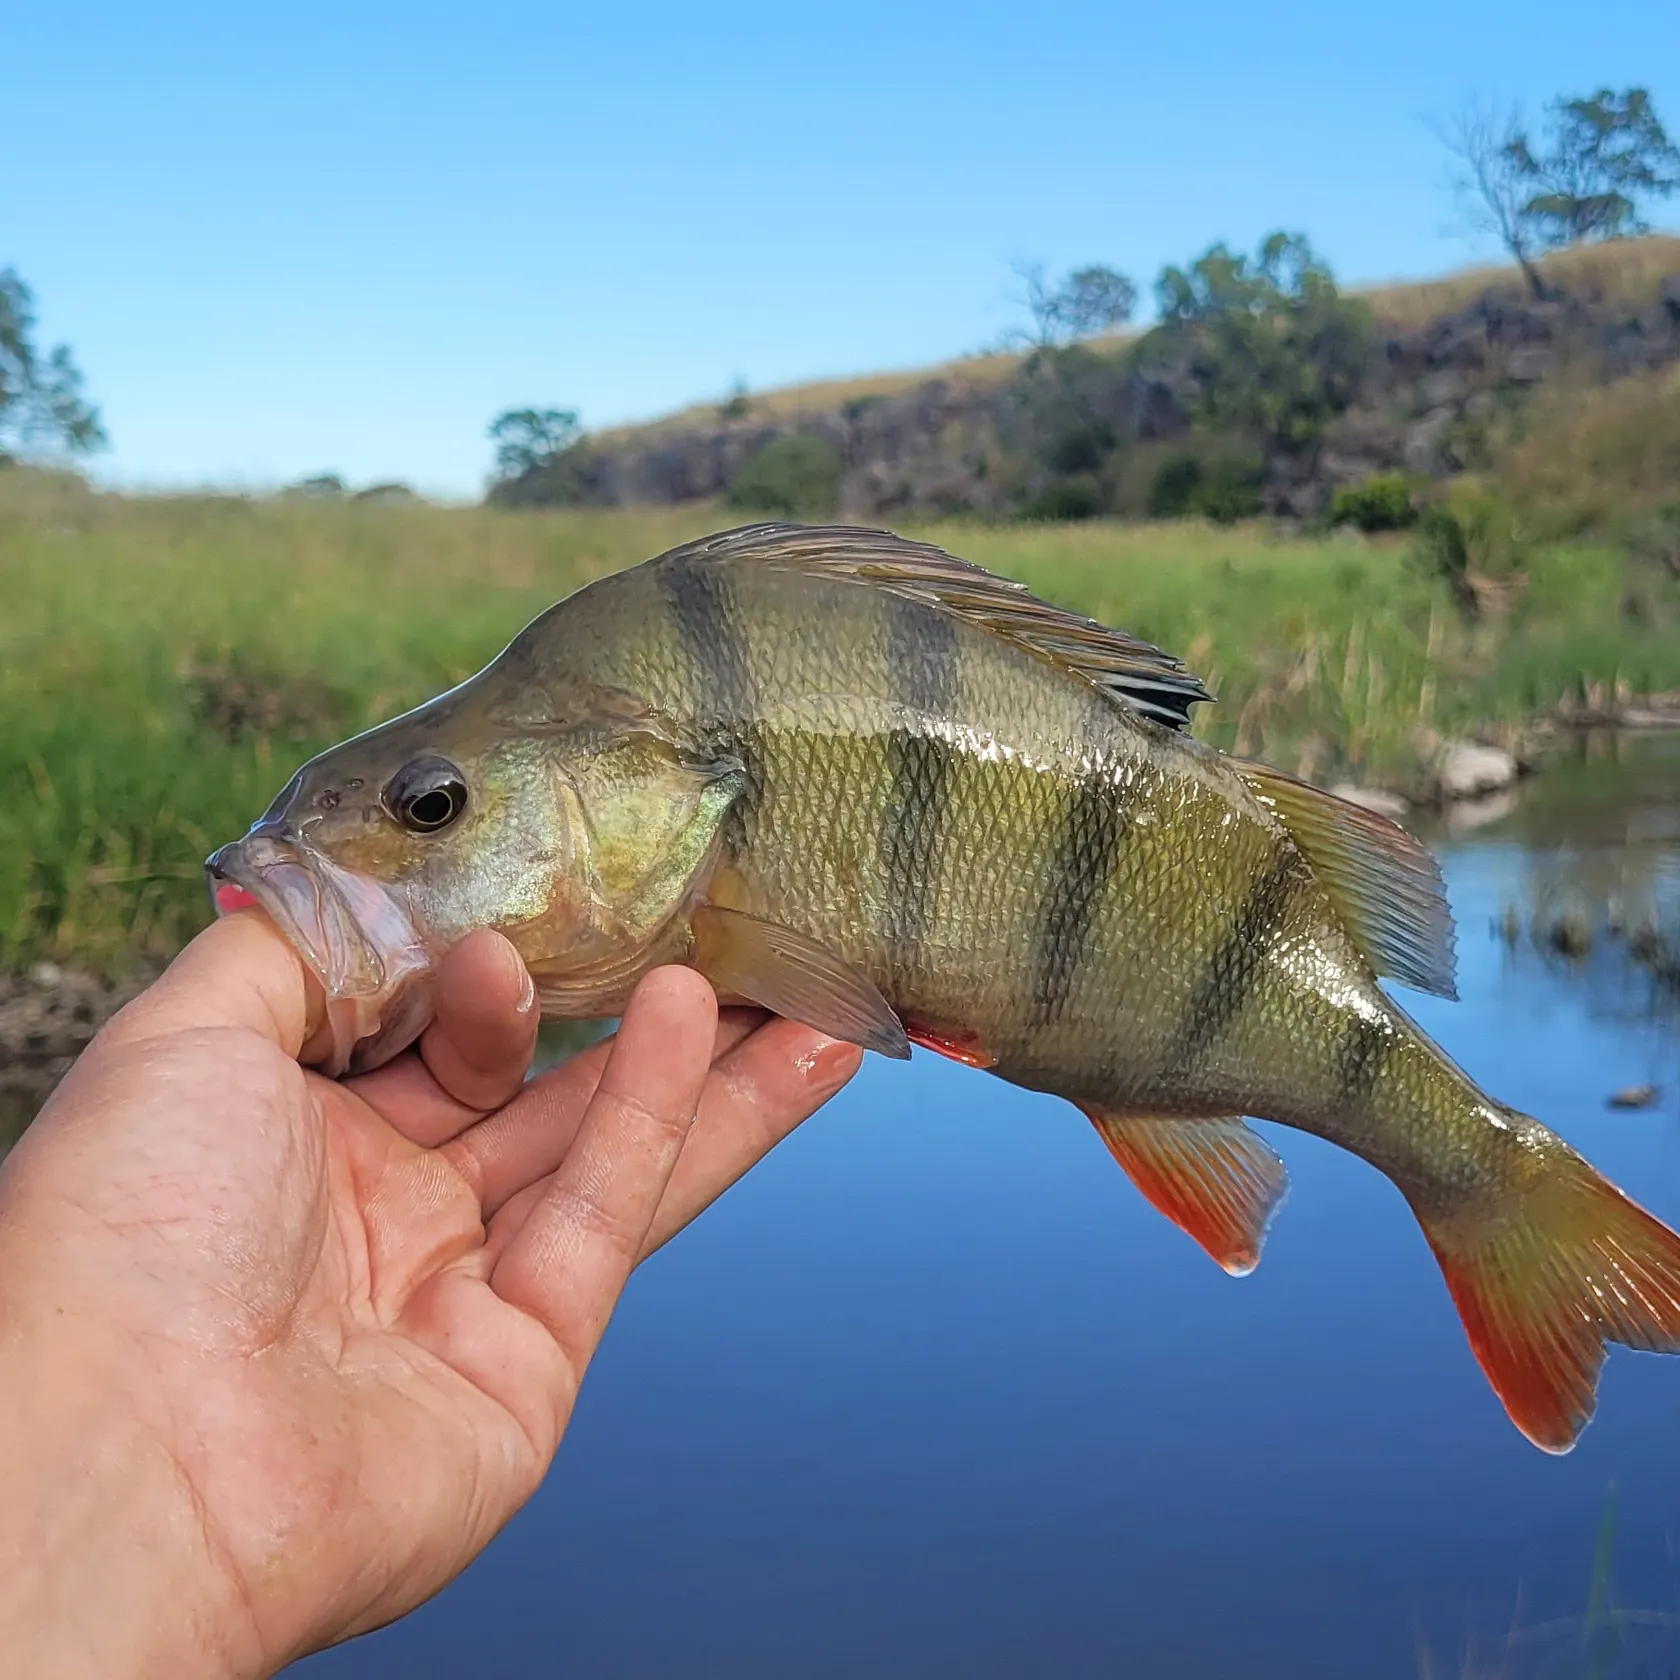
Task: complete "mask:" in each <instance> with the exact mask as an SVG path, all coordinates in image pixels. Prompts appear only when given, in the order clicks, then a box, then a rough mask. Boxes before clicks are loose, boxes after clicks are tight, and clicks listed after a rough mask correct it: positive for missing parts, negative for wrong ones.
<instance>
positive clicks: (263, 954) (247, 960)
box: [96, 910, 326, 1059]
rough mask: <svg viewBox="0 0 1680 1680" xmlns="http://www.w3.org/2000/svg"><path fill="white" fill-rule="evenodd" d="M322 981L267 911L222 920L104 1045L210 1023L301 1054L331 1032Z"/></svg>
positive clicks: (122, 1018)
mask: <svg viewBox="0 0 1680 1680" xmlns="http://www.w3.org/2000/svg"><path fill="white" fill-rule="evenodd" d="M325 1018H326V998H325V994H324V993H323V992H322V990H321V983H320V981H319V980H318V979H316V977H315V975H314V974H313V973H312V972H311V971H310V970H309V968H308V967H307V966H306V964H305V963H304V962H303V960H302V958H300V957H299V956H298V954H297V952H296V951H295V950H294V949H293V948H292V946H291V944H290V943H289V942H288V941H287V940H286V939H285V937H284V936H283V935H282V934H281V933H280V931H279V929H278V928H276V927H275V925H274V924H273V922H271V921H270V920H269V919H268V917H267V916H265V915H264V914H263V913H262V912H261V911H260V910H241V911H238V912H236V913H235V914H234V915H231V916H224V917H221V918H220V919H218V920H217V921H214V922H212V923H211V924H210V926H209V927H207V928H206V929H205V930H204V931H203V932H202V933H201V934H199V935H198V937H197V938H196V939H194V940H193V941H192V943H191V944H190V945H188V946H187V948H186V949H185V950H184V951H182V952H181V954H180V955H179V956H178V957H176V959H175V960H174V962H172V963H171V964H170V965H169V967H168V968H166V969H165V970H164V971H163V973H162V975H161V976H159V978H158V979H157V980H156V981H155V982H154V983H153V984H152V985H151V986H149V987H147V989H146V990H145V991H143V992H142V993H141V994H140V996H139V997H137V998H136V999H135V1000H134V1001H133V1002H132V1003H131V1004H129V1005H128V1006H127V1008H125V1009H123V1010H122V1011H121V1012H120V1013H119V1014H117V1015H115V1016H113V1017H112V1019H111V1020H110V1022H108V1023H107V1025H106V1026H105V1028H104V1030H103V1031H102V1032H101V1033H100V1034H99V1039H98V1040H96V1042H101V1041H102V1042H104V1043H106V1044H133V1043H138V1042H140V1041H141V1040H144V1039H148V1038H155V1037H158V1036H160V1035H162V1034H165V1033H172V1032H180V1031H183V1030H186V1029H196V1028H202V1027H243V1028H245V1029H246V1030H248V1031H250V1032H255V1033H260V1034H261V1035H262V1036H263V1037H264V1038H266V1039H268V1040H269V1042H270V1043H272V1044H274V1045H277V1046H278V1047H279V1048H280V1049H281V1050H283V1051H284V1052H285V1053H286V1055H288V1056H290V1057H292V1058H293V1059H301V1058H302V1057H304V1056H305V1054H306V1053H307V1051H308V1050H309V1049H310V1048H311V1046H310V1044H309V1040H310V1039H311V1038H312V1037H314V1036H315V1035H316V1034H317V1033H318V1032H320V1031H321V1030H322V1029H323V1025H324V1022H325Z"/></svg>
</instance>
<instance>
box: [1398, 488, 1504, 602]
mask: <svg viewBox="0 0 1680 1680" xmlns="http://www.w3.org/2000/svg"><path fill="white" fill-rule="evenodd" d="M1530 546H1531V544H1530V539H1529V534H1528V533H1527V532H1526V531H1525V530H1524V528H1523V526H1522V523H1521V521H1520V520H1519V519H1518V517H1517V513H1516V509H1515V508H1513V507H1512V505H1511V504H1510V503H1509V502H1508V501H1507V500H1506V499H1505V498H1504V497H1503V496H1501V495H1500V494H1499V493H1498V492H1497V491H1493V490H1488V489H1484V488H1483V487H1481V486H1479V485H1475V484H1455V485H1453V487H1452V488H1451V489H1450V490H1449V491H1448V492H1447V495H1446V497H1445V499H1444V500H1442V501H1440V502H1437V503H1436V504H1435V505H1434V506H1433V507H1430V508H1427V509H1425V511H1424V514H1423V518H1422V520H1421V521H1420V522H1419V525H1418V536H1417V546H1416V549H1415V550H1414V558H1415V561H1416V563H1417V564H1418V565H1419V566H1420V567H1421V568H1422V569H1423V570H1424V571H1426V572H1428V573H1430V574H1431V575H1432V576H1434V577H1437V578H1440V579H1441V580H1442V581H1443V582H1444V583H1445V584H1446V585H1447V587H1448V589H1449V590H1450V591H1451V592H1452V597H1453V600H1454V602H1456V603H1457V605H1458V607H1459V608H1460V610H1461V611H1462V612H1463V613H1464V614H1465V615H1466V617H1469V618H1475V617H1477V616H1479V614H1480V611H1481V606H1482V596H1483V594H1484V593H1486V594H1489V595H1497V593H1498V591H1499V590H1500V589H1501V588H1502V587H1503V586H1509V585H1512V584H1517V585H1519V586H1520V583H1521V580H1522V579H1523V577H1524V576H1525V574H1526V572H1527V569H1528V561H1529V550H1530Z"/></svg>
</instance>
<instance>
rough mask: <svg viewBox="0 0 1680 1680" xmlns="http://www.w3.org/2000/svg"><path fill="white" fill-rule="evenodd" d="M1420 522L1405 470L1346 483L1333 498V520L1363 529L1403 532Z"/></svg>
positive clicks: (1331, 517) (1377, 474)
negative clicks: (1355, 482) (1356, 482)
mask: <svg viewBox="0 0 1680 1680" xmlns="http://www.w3.org/2000/svg"><path fill="white" fill-rule="evenodd" d="M1416 521H1417V507H1416V505H1415V504H1414V503H1413V501H1412V487H1411V484H1410V482H1409V481H1408V480H1407V478H1406V477H1405V475H1404V474H1403V473H1373V474H1372V475H1371V476H1370V477H1369V478H1367V479H1365V480H1364V481H1363V482H1362V483H1359V484H1344V485H1341V486H1339V487H1338V488H1337V490H1336V492H1335V493H1334V494H1333V495H1332V496H1331V498H1330V523H1331V524H1332V525H1352V526H1354V527H1356V528H1357V529H1358V530H1361V531H1402V530H1404V529H1405V528H1406V527H1407V526H1408V525H1412V524H1415V523H1416Z"/></svg>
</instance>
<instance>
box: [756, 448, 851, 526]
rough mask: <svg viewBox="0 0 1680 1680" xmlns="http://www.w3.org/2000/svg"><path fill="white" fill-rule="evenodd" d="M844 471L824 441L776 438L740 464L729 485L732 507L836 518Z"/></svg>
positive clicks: (781, 514) (790, 516)
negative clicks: (834, 516)
mask: <svg viewBox="0 0 1680 1680" xmlns="http://www.w3.org/2000/svg"><path fill="white" fill-rule="evenodd" d="M840 472H841V466H840V457H839V456H838V455H837V454H835V452H834V450H833V449H832V448H831V447H830V446H829V445H828V444H827V443H825V442H824V441H823V439H822V438H820V437H812V436H809V435H805V436H793V437H779V438H773V439H772V440H771V441H770V442H769V443H767V444H765V446H764V447H763V448H762V449H761V450H759V452H758V453H757V454H756V455H754V456H752V457H751V458H750V459H749V460H747V461H745V462H743V463H742V464H741V467H740V468H739V470H738V471H737V472H736V474H735V477H734V479H733V480H732V481H731V483H730V486H729V505H730V506H731V507H732V508H734V509H735V510H736V511H737V512H740V513H768V514H774V515H777V516H779V517H781V518H783V519H828V518H832V517H833V515H834V511H835V509H836V508H837V507H838V506H839V503H840Z"/></svg>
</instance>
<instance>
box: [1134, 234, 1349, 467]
mask: <svg viewBox="0 0 1680 1680" xmlns="http://www.w3.org/2000/svg"><path fill="white" fill-rule="evenodd" d="M1155 295H1156V301H1157V303H1158V305H1159V309H1160V315H1161V324H1160V326H1158V327H1157V328H1156V329H1155V330H1154V331H1153V332H1152V333H1150V334H1149V336H1148V338H1147V339H1145V340H1144V343H1143V344H1142V345H1141V346H1140V347H1139V354H1140V363H1141V365H1142V366H1144V367H1149V366H1151V365H1155V366H1166V367H1170V366H1172V365H1174V364H1182V365H1187V366H1188V368H1189V371H1190V374H1191V377H1192V379H1193V381H1194V383H1195V387H1196V393H1197V394H1196V399H1195V413H1196V417H1197V418H1198V419H1200V420H1201V421H1202V422H1203V423H1204V424H1206V425H1207V426H1209V427H1211V428H1212V429H1213V430H1215V431H1216V432H1221V433H1224V434H1227V435H1232V436H1237V437H1246V438H1250V439H1253V440H1254V441H1255V442H1256V443H1258V444H1259V445H1260V447H1261V448H1262V449H1264V450H1274V449H1275V450H1280V451H1283V452H1286V453H1287V452H1291V451H1298V450H1301V449H1304V448H1306V447H1308V446H1310V445H1311V444H1312V443H1314V442H1315V441H1316V440H1317V439H1318V437H1319V436H1320V435H1321V434H1322V432H1323V430H1324V428H1325V426H1326V425H1327V424H1328V423H1329V421H1330V420H1331V419H1333V418H1334V417H1335V416H1336V415H1337V414H1339V413H1341V412H1342V411H1343V410H1344V409H1345V408H1347V406H1348V405H1349V404H1350V403H1351V402H1352V401H1353V398H1354V396H1355V394H1356V393H1357V391H1358V388H1359V383H1360V381H1361V379H1362V378H1363V376H1364V372H1365V367H1366V363H1367V359H1368V357H1369V353H1370V346H1371V318H1370V312H1369V310H1368V309H1367V307H1366V306H1365V305H1364V304H1363V303H1361V302H1359V301H1358V300H1357V299H1352V298H1345V297H1343V296H1342V295H1341V294H1340V293H1339V292H1338V291H1337V289H1336V283H1335V281H1334V279H1333V278H1332V277H1331V274H1330V271H1329V269H1328V268H1327V267H1326V266H1325V265H1324V264H1323V263H1322V262H1320V261H1319V259H1318V258H1317V256H1316V255H1315V254H1314V252H1313V249H1312V247H1311V245H1310V244H1308V242H1307V240H1306V239H1305V238H1304V237H1302V236H1301V235H1299V234H1286V233H1274V234H1272V235H1271V236H1270V237H1269V238H1268V239H1266V240H1265V241H1264V242H1263V243H1262V244H1261V246H1260V249H1259V252H1258V253H1257V255H1256V256H1255V257H1254V258H1253V259H1252V260H1250V259H1249V258H1248V257H1246V256H1243V255H1239V254H1234V253H1232V252H1231V251H1230V250H1229V249H1228V248H1227V247H1226V246H1224V245H1214V246H1211V247H1210V248H1209V249H1208V250H1207V251H1206V252H1205V253H1204V254H1203V255H1202V256H1200V257H1198V258H1197V259H1196V261H1195V262H1194V263H1192V264H1191V265H1190V267H1189V268H1188V269H1183V268H1166V269H1163V270H1162V272H1161V277H1160V279H1159V280H1158V281H1157V282H1156V284H1155Z"/></svg>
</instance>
